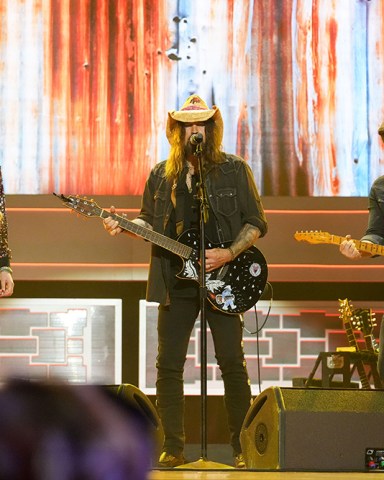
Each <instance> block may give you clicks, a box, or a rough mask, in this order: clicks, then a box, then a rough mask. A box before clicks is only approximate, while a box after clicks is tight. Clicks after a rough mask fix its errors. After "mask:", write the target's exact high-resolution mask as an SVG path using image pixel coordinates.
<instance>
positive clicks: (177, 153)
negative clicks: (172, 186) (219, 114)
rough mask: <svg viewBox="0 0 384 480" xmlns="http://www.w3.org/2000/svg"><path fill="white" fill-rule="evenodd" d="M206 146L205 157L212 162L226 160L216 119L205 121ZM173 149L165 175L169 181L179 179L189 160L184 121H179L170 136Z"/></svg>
mask: <svg viewBox="0 0 384 480" xmlns="http://www.w3.org/2000/svg"><path fill="white" fill-rule="evenodd" d="M205 138H206V140H205V144H204V145H205V148H204V153H203V155H204V158H205V159H207V160H208V161H209V162H211V163H222V162H223V161H224V153H223V151H222V149H221V144H220V142H221V135H220V132H219V131H218V129H217V128H215V122H214V121H207V122H206V123H205ZM169 140H170V144H171V149H170V152H169V156H168V160H167V163H166V165H165V176H166V178H167V180H168V181H172V182H173V181H174V180H175V179H177V178H178V177H179V176H180V174H181V172H182V170H183V168H184V166H185V164H186V160H187V154H186V152H187V150H186V148H185V144H184V143H185V128H184V126H183V123H182V122H177V123H176V124H175V126H174V128H173V129H172V135H171V137H170V139H169Z"/></svg>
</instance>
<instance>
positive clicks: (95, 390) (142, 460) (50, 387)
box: [0, 380, 152, 480]
mask: <svg viewBox="0 0 384 480" xmlns="http://www.w3.org/2000/svg"><path fill="white" fill-rule="evenodd" d="M151 443H152V441H151V436H150V434H149V427H148V425H147V423H146V420H145V419H144V418H143V416H142V415H141V414H140V412H138V410H136V409H135V408H134V407H133V406H132V408H130V406H129V405H128V404H127V403H124V404H123V402H121V401H120V400H118V399H117V398H114V397H113V396H112V394H109V393H107V392H105V391H104V390H103V389H102V388H101V387H97V386H90V385H89V386H88V385H87V386H71V385H66V384H58V383H43V382H29V381H23V380H10V381H8V382H6V383H5V384H4V385H3V386H2V387H1V388H0V479H1V480H2V479H4V480H5V479H6V480H21V479H23V480H26V479H28V480H35V479H36V480H51V479H52V480H77V479H79V480H80V479H81V480H96V479H97V480H107V479H108V480H130V479H131V480H144V479H146V478H147V474H148V470H149V468H150V459H151V454H152V444H151Z"/></svg>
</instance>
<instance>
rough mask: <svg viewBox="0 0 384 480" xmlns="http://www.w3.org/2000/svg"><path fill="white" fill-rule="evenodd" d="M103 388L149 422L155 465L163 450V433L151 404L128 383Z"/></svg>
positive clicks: (138, 390)
mask: <svg viewBox="0 0 384 480" xmlns="http://www.w3.org/2000/svg"><path fill="white" fill-rule="evenodd" d="M105 387H106V388H107V389H108V390H109V391H110V392H112V393H114V394H115V395H116V396H117V397H119V398H120V399H122V400H123V401H126V402H128V403H129V404H131V405H133V406H134V407H135V408H136V409H137V410H138V411H139V412H141V413H142V414H143V416H144V418H146V419H147V420H148V421H149V424H150V425H151V426H152V427H153V435H154V443H155V452H154V461H155V462H156V463H157V460H158V458H159V455H160V452H161V450H162V448H163V442H164V431H163V427H162V425H161V421H160V418H159V416H158V414H157V411H156V408H155V407H154V405H153V403H152V402H151V401H150V400H149V398H148V397H147V396H146V395H145V394H144V393H143V392H142V391H141V390H140V389H139V388H137V387H135V386H134V385H131V384H129V383H123V384H121V385H106V386H105Z"/></svg>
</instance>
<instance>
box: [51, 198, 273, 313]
mask: <svg viewBox="0 0 384 480" xmlns="http://www.w3.org/2000/svg"><path fill="white" fill-rule="evenodd" d="M54 195H55V196H56V197H58V198H60V199H61V200H62V201H63V203H64V205H65V206H66V207H68V208H70V209H72V210H74V211H76V213H78V214H80V215H83V216H85V217H100V218H107V217H113V218H114V219H115V220H117V222H118V225H119V227H120V228H122V229H123V230H126V231H128V232H131V233H134V234H135V235H138V236H139V237H141V238H144V239H145V240H148V241H149V242H151V243H153V244H155V245H158V246H160V247H162V248H164V249H166V250H168V251H170V252H172V253H174V254H176V255H178V256H179V257H180V258H181V260H182V268H181V270H180V272H179V273H178V274H177V276H178V278H180V279H183V280H195V281H197V282H199V275H200V263H199V247H200V245H199V243H200V242H199V235H198V231H197V230H193V229H192V230H187V231H186V232H183V233H182V234H181V235H180V237H179V238H178V239H177V240H173V239H171V238H169V237H166V236H165V235H162V234H160V233H158V232H154V231H153V230H151V229H149V228H146V227H143V226H141V225H137V224H136V223H134V222H132V221H130V220H128V219H126V218H124V217H123V216H121V215H118V214H116V213H115V214H111V213H110V212H108V211H107V210H104V209H103V208H100V207H99V206H98V205H97V203H96V202H95V201H93V200H89V199H87V198H86V197H84V198H81V197H78V196H74V195H62V194H60V195H58V194H56V193H54ZM229 245H230V243H228V244H226V243H223V244H219V245H217V244H213V243H211V242H209V241H207V242H206V247H207V248H227V247H229ZM267 277H268V266H267V262H266V260H265V258H264V256H263V254H262V253H261V252H260V250H258V249H257V248H256V247H255V246H252V247H250V248H249V249H248V250H246V251H244V252H242V253H241V254H240V255H238V256H237V257H236V258H235V260H233V261H232V262H230V263H227V264H225V265H224V266H222V267H220V268H218V269H216V270H213V271H212V272H209V273H207V274H206V276H205V283H206V287H207V299H208V301H209V302H210V303H211V305H212V306H213V307H214V308H216V309H218V310H220V311H222V312H223V313H227V314H239V313H244V312H246V311H247V310H249V309H250V308H252V307H253V306H254V305H255V304H256V303H257V301H258V300H259V298H260V297H261V295H262V293H263V291H264V288H265V285H266V283H267Z"/></svg>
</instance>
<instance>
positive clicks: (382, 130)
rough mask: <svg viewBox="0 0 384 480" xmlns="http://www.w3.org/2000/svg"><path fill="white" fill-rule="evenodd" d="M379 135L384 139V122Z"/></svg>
mask: <svg viewBox="0 0 384 480" xmlns="http://www.w3.org/2000/svg"><path fill="white" fill-rule="evenodd" d="M377 133H378V134H379V135H381V136H382V137H384V122H383V123H382V124H381V125H380V127H379V130H378V131H377Z"/></svg>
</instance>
